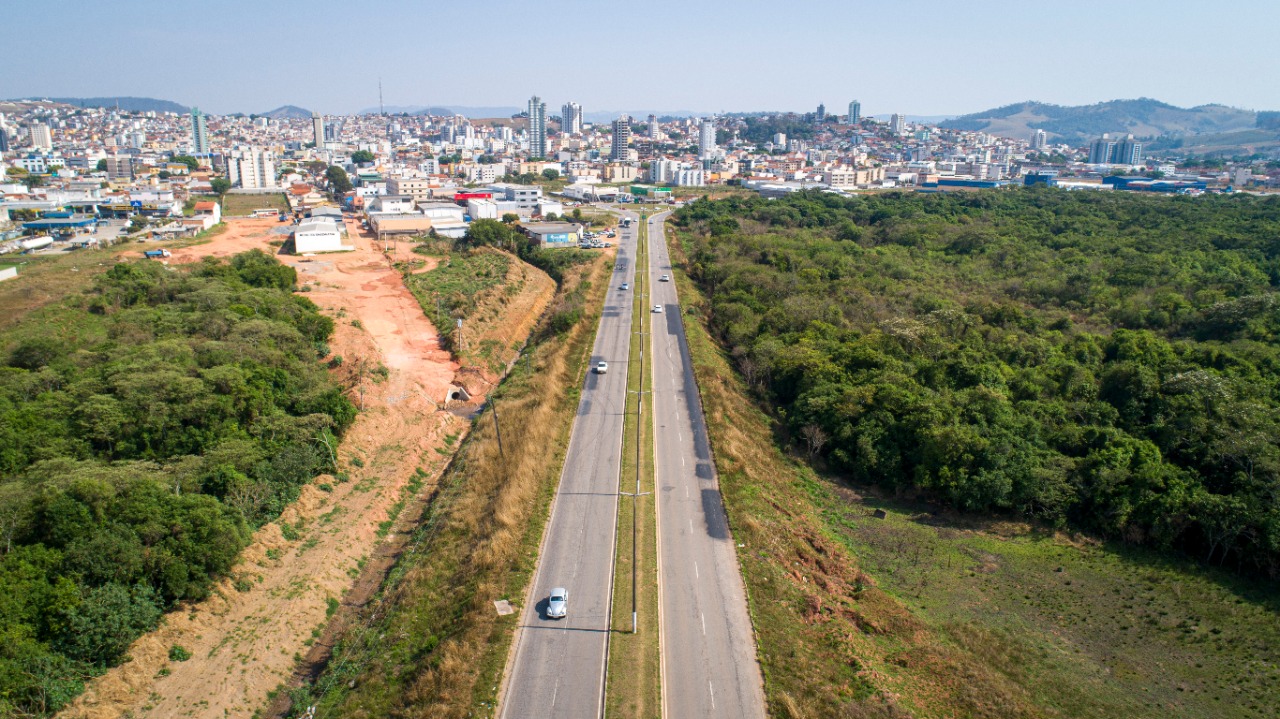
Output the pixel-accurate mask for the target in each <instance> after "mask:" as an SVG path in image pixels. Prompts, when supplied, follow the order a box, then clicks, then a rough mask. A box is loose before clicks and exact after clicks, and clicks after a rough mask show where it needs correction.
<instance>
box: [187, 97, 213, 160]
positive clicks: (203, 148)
mask: <svg viewBox="0 0 1280 719" xmlns="http://www.w3.org/2000/svg"><path fill="white" fill-rule="evenodd" d="M191 152H192V154H194V155H196V156H197V157H199V156H200V155H208V154H209V127H208V125H206V124H205V122H204V113H202V112H200V108H198V107H193V108H191Z"/></svg>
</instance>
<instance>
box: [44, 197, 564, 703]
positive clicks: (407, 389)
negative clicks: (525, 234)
mask: <svg viewBox="0 0 1280 719" xmlns="http://www.w3.org/2000/svg"><path fill="white" fill-rule="evenodd" d="M228 224H229V225H230V227H229V228H228V231H227V232H225V233H223V234H222V235H220V236H219V237H218V238H216V239H215V240H214V241H213V242H211V243H209V244H205V245H199V246H195V247H189V248H184V249H181V250H177V251H175V252H174V256H173V257H172V258H171V259H170V260H169V261H170V262H172V263H182V262H192V261H197V260H199V258H201V257H204V256H208V255H213V256H226V255H230V254H234V253H236V252H242V251H244V250H247V249H251V248H254V247H257V248H260V249H263V250H266V251H269V252H273V251H274V248H272V247H271V246H270V245H269V242H271V241H272V240H279V239H283V236H282V235H278V234H273V233H271V229H272V228H273V227H279V226H280V225H279V223H276V222H274V221H271V220H248V219H246V220H232V221H230V222H229V223H228ZM348 229H349V230H350V232H351V235H352V237H354V238H355V241H356V246H357V250H356V251H355V252H349V253H342V254H331V255H320V256H315V257H286V256H279V258H280V260H281V261H283V262H286V263H287V264H289V265H291V266H293V267H295V268H296V269H297V270H298V274H299V277H298V282H299V285H301V286H304V287H309V288H310V289H309V291H307V292H305V296H306V297H308V298H309V299H311V300H312V301H314V302H315V303H316V304H317V305H319V306H320V307H321V308H323V309H324V310H325V312H326V314H328V315H329V316H331V317H334V319H335V322H336V324H337V329H336V331H335V334H334V338H333V340H332V342H331V345H330V346H331V349H332V352H333V354H334V355H340V356H342V358H343V362H342V365H341V366H340V367H339V368H338V369H337V370H336V372H337V373H338V374H339V375H341V376H342V378H343V379H344V381H347V382H353V381H354V379H355V377H356V375H357V374H364V375H365V376H366V377H367V379H366V380H365V381H364V382H363V383H362V385H363V387H364V394H363V401H364V404H365V411H364V412H362V413H361V414H360V415H359V417H358V418H357V420H356V422H355V424H354V425H353V426H352V427H351V428H350V429H349V430H348V432H347V435H346V436H345V437H344V438H343V442H342V446H341V448H340V450H339V457H340V461H339V464H340V466H342V468H343V469H344V471H345V472H346V473H347V474H348V476H349V480H348V481H346V482H339V481H337V480H334V479H333V478H330V477H319V478H317V479H316V481H315V482H314V483H313V484H311V485H308V486H306V487H304V489H303V493H302V496H301V498H300V499H299V500H298V502H296V503H295V504H294V505H293V506H291V507H290V508H289V509H287V510H286V511H285V513H284V514H283V515H282V516H281V518H280V520H279V521H278V522H275V523H272V524H270V525H267V526H265V527H263V528H262V529H260V530H259V531H258V532H257V534H256V535H255V537H254V541H253V543H252V544H251V545H250V546H249V547H248V548H247V549H246V550H245V552H244V555H243V557H242V559H241V561H240V562H239V563H238V564H237V565H236V567H235V568H234V569H233V570H232V576H231V577H229V578H228V579H226V580H224V581H223V582H222V583H221V584H220V585H219V587H218V589H217V591H216V592H215V594H214V596H213V597H212V598H210V599H209V600H207V601H204V602H201V603H198V604H195V605H192V606H187V607H184V608H182V609H180V610H178V611H175V612H173V613H171V614H169V615H168V616H167V617H166V620H165V622H164V624H163V625H162V626H161V627H160V628H159V629H158V630H156V631H155V632H152V633H151V634H148V635H147V636H145V637H142V638H141V639H139V640H138V641H137V642H135V643H134V645H133V646H132V647H131V648H130V652H129V654H130V656H131V657H132V660H131V661H129V662H127V663H126V664H124V665H122V666H120V667H117V668H115V669H113V670H111V671H110V672H108V673H107V674H106V675H104V676H102V677H100V678H98V679H96V680H94V681H92V682H91V683H90V685H89V688H88V690H87V691H86V692H85V693H84V695H82V696H81V697H80V698H79V699H78V700H77V701H76V702H75V703H74V704H73V705H72V706H71V707H70V708H69V709H68V710H67V711H65V712H64V713H63V715H64V716H70V717H91V718H93V719H105V718H107V717H121V716H126V715H129V716H134V717H179V716H181V717H197V718H201V719H214V718H215V717H217V718H221V717H250V716H252V715H253V714H254V712H255V711H257V710H258V709H260V708H262V707H263V706H264V705H265V704H266V703H267V701H268V696H269V693H270V692H272V691H273V690H275V689H276V688H277V687H278V686H280V685H281V683H282V682H284V681H285V680H286V679H288V678H289V676H290V675H291V674H292V672H293V669H294V667H295V664H296V662H297V659H298V658H300V657H302V656H303V655H306V654H308V647H311V645H312V644H313V643H314V640H315V638H316V637H317V636H319V635H320V628H321V627H322V626H323V624H324V622H325V620H326V618H327V616H328V615H330V614H332V612H333V611H334V609H335V608H336V606H337V604H336V602H337V601H338V600H341V599H343V598H344V596H347V593H348V590H350V588H351V587H352V585H353V583H355V581H356V578H357V577H359V576H360V575H361V568H362V567H364V565H365V560H366V559H367V558H369V557H370V556H371V554H372V553H373V552H374V549H375V547H376V546H377V545H378V544H379V542H380V541H381V540H382V537H383V535H385V534H386V532H387V530H388V529H389V528H390V526H391V525H390V523H388V522H387V520H388V519H389V510H393V509H398V505H397V502H399V501H401V500H402V499H404V500H409V504H410V505H413V504H414V503H413V502H412V499H413V498H412V497H407V496H405V495H406V488H407V487H409V486H411V481H413V482H416V484H417V485H420V486H419V487H418V488H417V491H416V494H417V495H418V496H419V497H421V496H425V495H426V494H427V493H428V492H429V491H430V490H431V488H432V486H433V485H434V482H435V480H436V478H437V477H438V475H439V472H440V470H441V469H442V468H443V466H444V464H445V462H446V461H447V459H448V456H449V455H450V454H451V452H452V450H451V449H449V447H457V446H458V443H459V442H458V441H455V440H457V439H460V437H461V436H462V435H463V434H464V433H465V432H466V430H467V428H468V426H469V425H468V423H467V421H466V420H463V419H460V418H458V417H456V416H455V415H454V414H453V413H451V412H447V411H443V409H442V407H441V404H440V403H441V402H442V401H443V400H444V398H445V397H446V396H447V394H448V392H449V390H450V387H451V386H452V384H453V382H454V381H455V374H456V373H457V372H458V369H459V368H458V365H457V364H456V363H455V362H454V361H453V359H452V358H451V357H450V355H449V354H448V353H447V352H445V351H444V350H442V349H441V348H440V346H439V341H438V335H437V333H436V330H435V328H434V327H433V326H432V325H431V323H430V322H429V321H428V320H427V319H426V317H425V316H424V315H423V313H422V311H421V309H420V308H419V306H418V304H417V301H416V300H415V299H414V298H413V296H412V295H411V294H410V293H409V291H408V290H407V289H406V288H405V287H404V284H403V282H402V281H401V279H400V276H399V274H398V272H397V271H396V270H394V269H393V268H392V267H391V266H390V263H389V262H388V261H387V259H386V258H385V257H383V256H382V254H381V253H379V252H377V251H376V250H375V249H374V247H373V245H372V242H371V240H370V238H368V237H364V236H358V234H357V230H358V228H357V227H356V226H354V225H353V224H352V223H349V225H348ZM405 244H408V243H405ZM400 251H401V254H402V255H403V256H404V258H405V259H407V257H408V253H407V248H405V247H402V248H401V250H400ZM414 257H415V258H417V259H421V256H417V255H415V256H414ZM552 289H554V288H552ZM549 296H550V295H549V293H548V294H547V297H548V298H549ZM520 304H521V305H522V306H525V307H529V308H531V309H532V308H534V307H539V308H540V307H542V306H545V304H546V299H542V300H541V301H525V302H522V303H520ZM357 323H358V324H357ZM512 324H513V329H515V328H519V329H522V330H524V331H526V332H527V327H528V326H530V321H528V320H526V319H525V318H522V317H521V318H513V320H512ZM362 360H363V361H364V362H363V363H364V364H365V367H366V370H369V369H374V368H376V367H378V366H379V365H382V366H385V367H386V368H387V373H386V378H385V380H380V381H375V380H376V378H377V373H376V372H372V371H367V372H364V373H361V372H360V371H359V370H358V369H357V368H358V367H359V366H360V365H361V364H362ZM481 399H482V398H475V397H473V401H479V400H481ZM356 401H357V402H359V401H360V400H359V399H356ZM437 450H439V451H437ZM415 478H416V479H415ZM284 523H287V524H289V525H290V526H291V527H293V528H296V535H295V536H294V538H293V539H292V540H287V539H285V536H284V535H283V534H282V532H281V528H280V525H281V524H284ZM380 525H381V526H380ZM371 563H374V564H376V563H377V557H374V559H373V562H371ZM366 569H367V568H366ZM365 593H367V592H365ZM353 594H362V592H354V593H353ZM348 598H353V599H354V600H355V601H363V598H362V597H348ZM175 645H178V646H181V647H183V648H185V649H187V650H188V651H190V653H191V655H192V657H191V659H189V660H187V661H184V662H178V661H170V659H169V652H170V648H171V647H173V646H175Z"/></svg>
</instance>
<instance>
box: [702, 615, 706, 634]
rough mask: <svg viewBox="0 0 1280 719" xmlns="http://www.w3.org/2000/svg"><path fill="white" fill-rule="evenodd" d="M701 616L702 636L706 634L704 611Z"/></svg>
mask: <svg viewBox="0 0 1280 719" xmlns="http://www.w3.org/2000/svg"><path fill="white" fill-rule="evenodd" d="M701 616H702V636H704V637H705V636H707V615H706V613H705V612H704V613H703V614H702V615H701Z"/></svg>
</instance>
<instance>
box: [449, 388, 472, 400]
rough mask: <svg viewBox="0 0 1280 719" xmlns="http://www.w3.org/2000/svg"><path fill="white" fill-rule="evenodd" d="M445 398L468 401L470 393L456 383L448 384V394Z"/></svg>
mask: <svg viewBox="0 0 1280 719" xmlns="http://www.w3.org/2000/svg"><path fill="white" fill-rule="evenodd" d="M445 399H446V400H448V401H451V402H469V401H470V400H471V394H470V393H468V392H467V389H466V388H465V387H460V386H458V385H456V384H455V385H449V394H448V396H446V397H445Z"/></svg>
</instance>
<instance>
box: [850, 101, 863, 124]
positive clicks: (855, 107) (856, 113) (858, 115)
mask: <svg viewBox="0 0 1280 719" xmlns="http://www.w3.org/2000/svg"><path fill="white" fill-rule="evenodd" d="M846 117H847V119H848V121H849V124H850V125H856V124H858V123H859V122H860V121H861V120H862V103H860V102H858V101H857V100H854V101H853V102H851V103H849V114H848V115H847V116H846Z"/></svg>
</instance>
